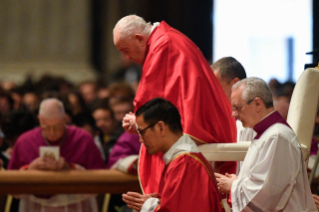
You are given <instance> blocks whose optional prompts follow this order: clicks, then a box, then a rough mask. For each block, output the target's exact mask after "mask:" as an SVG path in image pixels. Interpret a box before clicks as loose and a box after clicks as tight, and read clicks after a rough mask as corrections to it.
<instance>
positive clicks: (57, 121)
mask: <svg viewBox="0 0 319 212" xmlns="http://www.w3.org/2000/svg"><path fill="white" fill-rule="evenodd" d="M39 119H40V122H41V123H42V124H45V125H64V124H65V119H64V117H61V116H57V117H55V118H47V117H45V116H39Z"/></svg>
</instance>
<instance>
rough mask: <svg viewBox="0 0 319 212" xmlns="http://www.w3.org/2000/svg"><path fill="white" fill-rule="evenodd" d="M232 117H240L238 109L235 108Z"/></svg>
mask: <svg viewBox="0 0 319 212" xmlns="http://www.w3.org/2000/svg"><path fill="white" fill-rule="evenodd" d="M232 117H234V118H237V117H238V113H237V111H236V110H233V112H232Z"/></svg>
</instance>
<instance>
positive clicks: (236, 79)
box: [231, 77, 240, 85]
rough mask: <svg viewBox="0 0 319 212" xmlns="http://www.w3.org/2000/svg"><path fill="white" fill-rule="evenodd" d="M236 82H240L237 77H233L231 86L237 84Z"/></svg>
mask: <svg viewBox="0 0 319 212" xmlns="http://www.w3.org/2000/svg"><path fill="white" fill-rule="evenodd" d="M238 81H240V79H239V78H237V77H235V78H234V79H233V80H232V81H231V83H232V85H234V84H235V83H236V82H238Z"/></svg>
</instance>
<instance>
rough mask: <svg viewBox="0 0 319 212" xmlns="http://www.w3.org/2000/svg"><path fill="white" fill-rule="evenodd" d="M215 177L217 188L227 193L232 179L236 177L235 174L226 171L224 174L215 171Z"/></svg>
mask: <svg viewBox="0 0 319 212" xmlns="http://www.w3.org/2000/svg"><path fill="white" fill-rule="evenodd" d="M215 177H216V180H217V187H218V190H219V192H221V193H222V194H228V193H229V191H230V189H231V185H232V183H233V181H234V180H236V179H237V176H236V175H235V174H228V173H226V174H225V175H222V174H219V173H215Z"/></svg>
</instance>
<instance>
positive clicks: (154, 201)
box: [141, 197, 160, 212]
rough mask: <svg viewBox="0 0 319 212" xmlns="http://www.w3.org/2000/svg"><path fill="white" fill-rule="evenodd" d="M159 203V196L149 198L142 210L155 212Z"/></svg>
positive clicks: (142, 211) (143, 211)
mask: <svg viewBox="0 0 319 212" xmlns="http://www.w3.org/2000/svg"><path fill="white" fill-rule="evenodd" d="M159 204H160V201H159V199H158V198H155V197H151V198H148V199H147V200H146V201H145V202H144V204H143V205H142V209H141V212H153V211H154V210H155V209H156V207H157V206H158V205H159Z"/></svg>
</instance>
